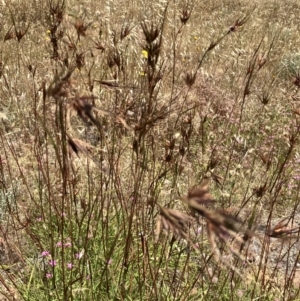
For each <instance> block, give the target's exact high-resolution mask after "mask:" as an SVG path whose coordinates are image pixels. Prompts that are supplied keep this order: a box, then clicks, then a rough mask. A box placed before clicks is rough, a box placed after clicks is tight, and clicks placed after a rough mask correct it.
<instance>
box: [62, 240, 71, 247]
mask: <svg viewBox="0 0 300 301" xmlns="http://www.w3.org/2000/svg"><path fill="white" fill-rule="evenodd" d="M64 246H65V247H66V248H68V247H71V246H72V243H71V242H69V241H68V242H66V243H65V244H64Z"/></svg>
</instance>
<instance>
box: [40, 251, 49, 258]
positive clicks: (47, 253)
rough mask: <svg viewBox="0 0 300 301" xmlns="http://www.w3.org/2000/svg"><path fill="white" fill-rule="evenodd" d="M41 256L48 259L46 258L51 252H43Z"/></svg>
mask: <svg viewBox="0 0 300 301" xmlns="http://www.w3.org/2000/svg"><path fill="white" fill-rule="evenodd" d="M41 255H42V256H43V257H46V256H48V255H50V252H49V251H43V252H42V254H41Z"/></svg>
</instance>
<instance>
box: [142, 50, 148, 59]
mask: <svg viewBox="0 0 300 301" xmlns="http://www.w3.org/2000/svg"><path fill="white" fill-rule="evenodd" d="M142 57H143V58H145V59H147V58H148V51H147V50H142Z"/></svg>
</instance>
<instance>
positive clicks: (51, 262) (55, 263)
mask: <svg viewBox="0 0 300 301" xmlns="http://www.w3.org/2000/svg"><path fill="white" fill-rule="evenodd" d="M48 263H49V265H51V266H52V267H55V266H56V265H57V262H56V260H49V262H48Z"/></svg>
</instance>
